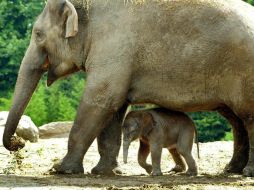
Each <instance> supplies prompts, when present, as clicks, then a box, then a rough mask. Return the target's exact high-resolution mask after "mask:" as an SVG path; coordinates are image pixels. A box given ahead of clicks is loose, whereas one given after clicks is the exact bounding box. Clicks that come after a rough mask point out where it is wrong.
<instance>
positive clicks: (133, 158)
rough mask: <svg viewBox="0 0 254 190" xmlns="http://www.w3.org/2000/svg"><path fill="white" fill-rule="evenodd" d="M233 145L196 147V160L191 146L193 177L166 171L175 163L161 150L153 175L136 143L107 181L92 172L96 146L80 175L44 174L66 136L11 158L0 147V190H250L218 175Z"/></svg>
mask: <svg viewBox="0 0 254 190" xmlns="http://www.w3.org/2000/svg"><path fill="white" fill-rule="evenodd" d="M232 146H233V143H232V142H213V143H203V144H200V155H201V158H200V159H197V154H196V146H195V147H194V150H193V155H194V156H195V158H196V160H197V163H198V166H199V175H198V176H197V177H188V176H184V175H180V174H177V175H176V174H172V173H171V174H169V173H166V172H167V171H169V170H170V169H171V168H172V167H173V162H172V159H171V158H170V156H169V154H168V152H167V151H166V150H164V152H163V156H162V171H163V172H165V173H164V175H163V176H159V177H151V176H148V175H147V174H146V173H145V171H144V170H143V169H142V168H141V167H140V166H139V165H138V163H137V151H138V142H134V143H133V144H132V145H131V147H130V152H129V160H128V163H127V164H123V162H122V150H121V152H120V156H119V162H120V164H121V166H122V171H124V172H125V174H123V175H121V176H112V177H105V176H94V175H91V174H90V171H91V169H92V167H93V166H95V165H96V163H97V161H98V159H99V155H98V153H97V143H96V142H94V143H93V144H92V146H91V147H90V149H89V151H88V152H87V154H86V155H85V159H84V167H85V174H83V175H50V174H49V172H48V171H49V169H50V168H51V167H52V165H53V162H54V161H55V160H57V159H60V158H62V157H63V156H64V155H65V153H66V147H67V138H55V139H47V140H43V139H41V140H39V142H38V143H34V144H32V143H27V144H26V147H25V149H23V150H22V151H20V152H19V153H18V154H10V153H9V152H8V151H7V150H5V149H4V148H3V146H2V145H0V189H19V190H20V189H33V190H34V189H107V190H118V189H149V190H152V189H177V190H182V189H189V190H192V189H208V190H214V189H221V190H222V189H223V190H224V189H228V190H229V189H230V190H234V189H245V190H246V189H254V179H253V178H244V177H242V176H240V175H231V176H229V175H225V174H223V173H222V170H223V168H224V166H225V164H226V163H227V162H228V161H229V160H230V157H231V155H232ZM149 161H150V159H149Z"/></svg>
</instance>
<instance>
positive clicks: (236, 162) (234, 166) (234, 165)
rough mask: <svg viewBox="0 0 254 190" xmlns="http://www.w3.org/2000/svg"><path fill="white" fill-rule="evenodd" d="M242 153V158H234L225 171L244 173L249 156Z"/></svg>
mask: <svg viewBox="0 0 254 190" xmlns="http://www.w3.org/2000/svg"><path fill="white" fill-rule="evenodd" d="M247 155H248V154H247ZM247 155H242V156H241V158H238V159H236V158H234V159H232V160H231V161H230V162H229V163H228V164H227V165H226V167H225V168H224V172H225V173H233V174H242V172H243V168H244V167H245V166H246V164H247V162H248V156H247Z"/></svg>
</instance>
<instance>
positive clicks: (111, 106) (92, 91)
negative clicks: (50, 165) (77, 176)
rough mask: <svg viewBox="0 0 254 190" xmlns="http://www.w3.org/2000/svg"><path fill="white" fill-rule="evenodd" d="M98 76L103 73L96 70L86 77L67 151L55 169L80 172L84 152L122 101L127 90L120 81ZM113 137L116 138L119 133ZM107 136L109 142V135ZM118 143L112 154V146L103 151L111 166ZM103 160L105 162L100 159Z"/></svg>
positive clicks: (57, 170)
mask: <svg viewBox="0 0 254 190" xmlns="http://www.w3.org/2000/svg"><path fill="white" fill-rule="evenodd" d="M98 76H103V75H98V74H96V75H95V76H93V77H91V76H90V77H89V76H88V78H87V87H86V91H85V93H84V96H83V98H82V100H81V102H80V105H79V109H78V113H77V116H76V119H75V121H74V125H73V127H72V129H71V132H70V136H69V141H68V152H67V154H66V156H65V157H64V158H63V160H62V161H61V163H60V164H58V165H57V166H56V167H55V170H56V172H58V173H83V171H84V169H83V165H82V162H83V158H84V154H85V153H86V152H87V150H88V148H89V146H90V145H91V144H92V142H93V141H94V139H95V138H96V137H97V136H99V134H100V133H101V132H102V130H103V128H104V127H106V126H108V124H109V122H110V120H112V117H113V115H114V114H115V112H116V111H117V110H118V109H119V108H120V107H121V106H122V105H123V104H124V102H125V94H126V91H125V90H124V89H127V88H126V87H125V86H124V85H121V83H120V81H115V82H116V83H114V81H110V82H108V81H107V80H105V79H103V80H100V79H99V77H98ZM91 78H92V79H93V80H92V79H91ZM95 78H96V80H95ZM111 85H112V86H111ZM118 85H119V86H118ZM114 87H117V91H116V90H114ZM122 89H123V90H122ZM116 133H117V135H119V133H120V131H116ZM115 138H116V139H115V140H116V141H118V139H117V138H118V136H116V137H115ZM109 140H110V142H111V139H109ZM115 140H113V141H115ZM117 143H119V142H117ZM118 146H119V145H117V148H115V149H114V155H112V154H111V153H112V152H111V150H110V151H109V153H108V154H106V155H104V156H108V158H106V160H108V159H111V161H112V163H111V164H109V165H111V166H112V165H114V164H116V163H114V161H115V159H116V154H117V153H118V150H117V149H118V148H119V147H118ZM108 147H110V146H108ZM104 158H105V157H104ZM106 160H105V161H106ZM103 164H106V163H105V162H103ZM111 169H112V168H111Z"/></svg>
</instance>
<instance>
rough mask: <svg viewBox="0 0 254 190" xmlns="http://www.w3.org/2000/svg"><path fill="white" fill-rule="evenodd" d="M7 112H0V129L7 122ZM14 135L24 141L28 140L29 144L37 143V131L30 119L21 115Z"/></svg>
mask: <svg viewBox="0 0 254 190" xmlns="http://www.w3.org/2000/svg"><path fill="white" fill-rule="evenodd" d="M8 114H9V112H7V111H2V112H0V127H4V126H5V124H6V121H7V117H8ZM16 134H17V136H19V137H22V138H23V139H24V140H29V141H30V142H38V139H39V130H38V128H37V127H36V125H35V124H34V122H33V121H32V120H31V118H30V117H28V116H26V115H23V116H22V117H21V119H20V121H19V124H18V127H17V130H16Z"/></svg>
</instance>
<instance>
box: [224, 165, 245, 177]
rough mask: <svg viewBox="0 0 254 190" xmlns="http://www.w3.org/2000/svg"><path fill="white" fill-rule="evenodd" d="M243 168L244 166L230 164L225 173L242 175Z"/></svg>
mask: <svg viewBox="0 0 254 190" xmlns="http://www.w3.org/2000/svg"><path fill="white" fill-rule="evenodd" d="M243 168H244V166H240V165H236V164H231V163H229V164H227V165H226V167H225V168H224V172H225V173H232V174H242V171H243Z"/></svg>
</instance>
